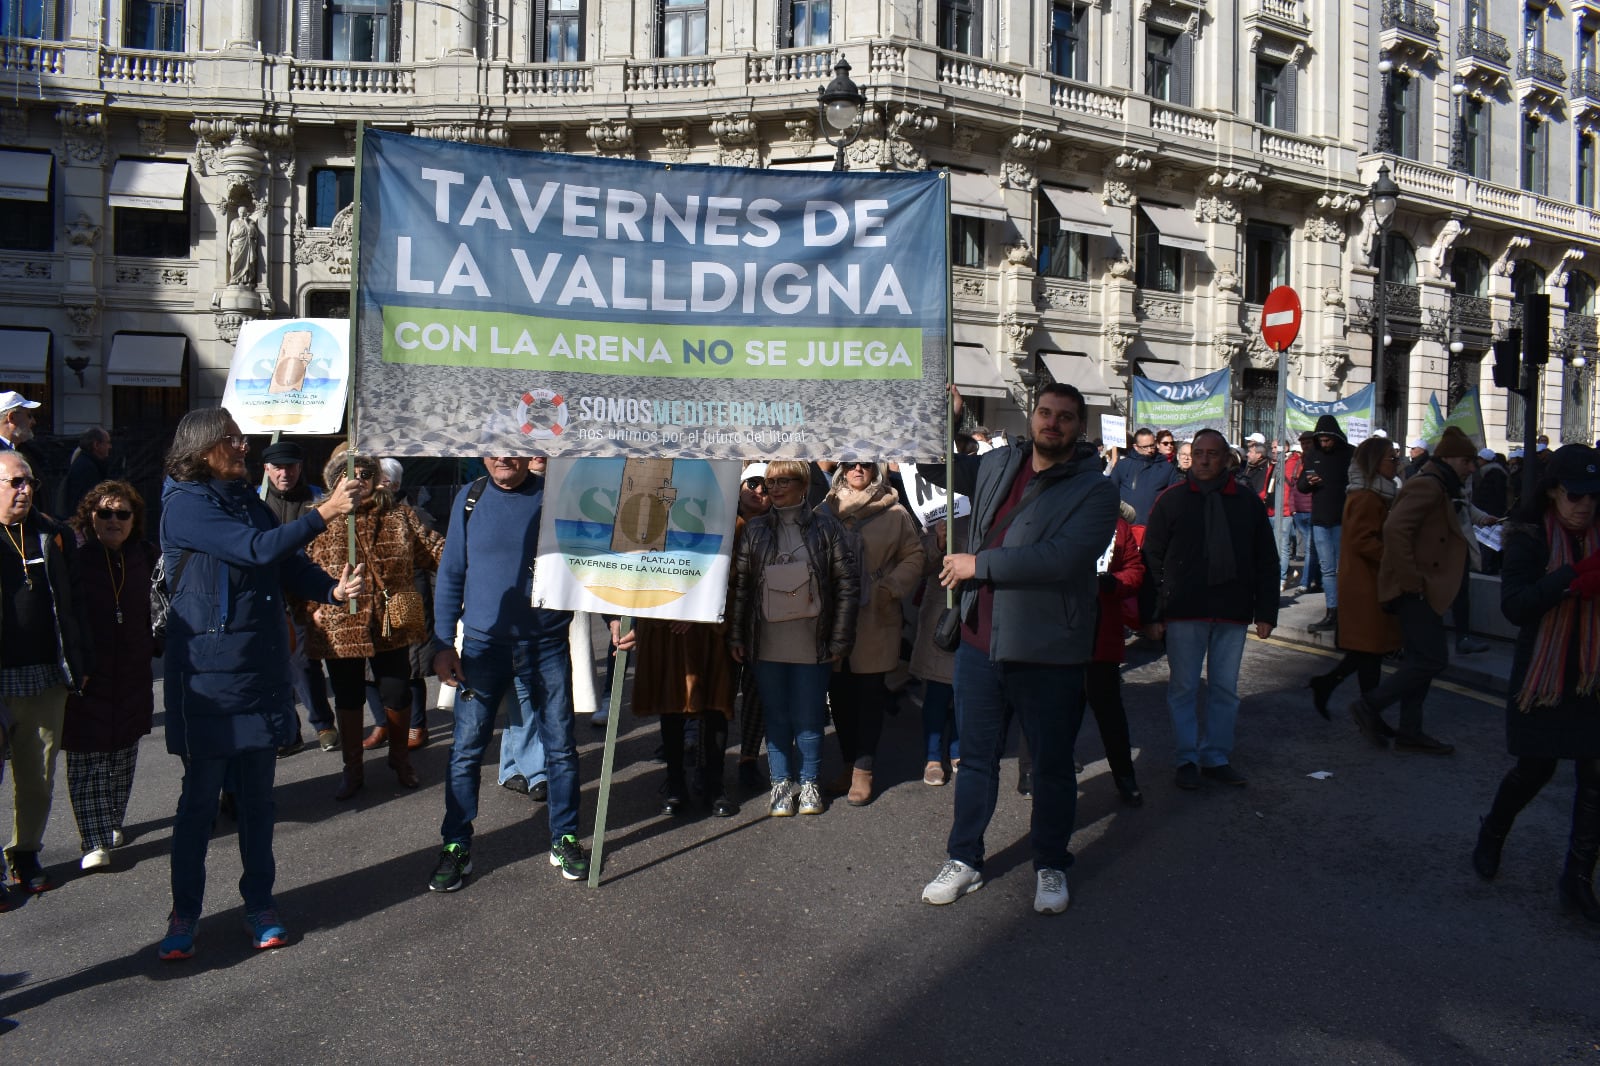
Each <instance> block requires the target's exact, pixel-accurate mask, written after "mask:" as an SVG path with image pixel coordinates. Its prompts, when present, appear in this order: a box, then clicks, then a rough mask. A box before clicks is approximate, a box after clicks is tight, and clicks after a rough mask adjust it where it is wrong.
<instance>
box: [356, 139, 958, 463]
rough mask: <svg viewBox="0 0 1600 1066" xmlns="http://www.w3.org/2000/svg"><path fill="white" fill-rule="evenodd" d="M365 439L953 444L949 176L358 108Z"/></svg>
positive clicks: (732, 454) (552, 451)
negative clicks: (615, 142)
mask: <svg viewBox="0 0 1600 1066" xmlns="http://www.w3.org/2000/svg"><path fill="white" fill-rule="evenodd" d="M360 178H361V203H360V215H359V258H358V271H357V275H358V276H357V299H356V309H355V313H356V315H357V318H358V332H359V338H358V346H357V347H358V352H357V364H358V367H359V369H358V378H357V380H358V383H359V389H358V395H357V404H356V430H355V437H356V444H357V447H358V448H359V449H360V450H361V451H364V452H371V453H378V454H391V455H441V456H451V455H457V456H462V455H490V454H493V455H507V454H510V455H519V454H531V453H544V454H549V455H553V456H554V455H564V456H626V455H636V456H661V457H670V458H696V457H698V458H727V459H733V458H751V457H763V456H764V457H801V458H806V457H809V458H836V459H850V458H862V459H877V458H881V457H882V456H884V455H898V456H904V457H906V458H908V459H922V460H933V459H937V458H938V457H939V456H941V455H942V454H943V453H944V430H945V404H946V394H945V381H946V375H947V363H948V354H947V353H948V349H949V346H948V337H947V332H946V331H947V328H948V327H947V316H948V310H947V307H948V269H947V264H946V259H947V253H946V228H947V220H948V214H947V210H946V202H947V188H946V185H947V182H946V177H945V175H943V174H941V173H938V172H918V173H862V174H851V173H821V172H804V173H797V172H774V171H762V170H747V169H741V168H735V167H714V166H673V165H666V164H656V163H644V162H639V161H635V160H624V159H608V158H590V157H578V156H570V155H560V154H554V153H545V152H521V151H512V150H509V149H499V148H490V147H485V146H481V145H470V144H456V143H452V142H443V141H431V140H425V139H421V138H414V137H408V136H403V135H399V134H390V133H382V132H378V131H372V130H367V131H366V132H365V133H364V136H363V138H362V146H361V174H360Z"/></svg>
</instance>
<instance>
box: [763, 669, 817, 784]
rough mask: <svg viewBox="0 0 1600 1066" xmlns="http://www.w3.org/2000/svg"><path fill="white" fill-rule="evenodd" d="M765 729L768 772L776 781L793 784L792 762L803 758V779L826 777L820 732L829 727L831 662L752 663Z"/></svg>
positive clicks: (812, 779) (801, 765) (801, 772)
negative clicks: (820, 775)
mask: <svg viewBox="0 0 1600 1066" xmlns="http://www.w3.org/2000/svg"><path fill="white" fill-rule="evenodd" d="M753 669H754V670H755V675H756V686H757V687H758V688H759V689H760V690H761V703H762V706H763V709H764V710H765V713H766V724H767V769H768V771H769V772H770V773H771V775H772V780H773V781H784V780H793V779H794V776H795V773H794V767H793V766H792V765H791V763H790V760H791V758H792V757H793V755H794V753H795V750H796V749H798V750H799V753H800V780H801V781H815V780H816V779H817V775H819V774H820V773H821V772H822V731H823V729H825V728H826V727H827V724H828V679H829V678H830V677H832V676H833V664H832V663H771V662H767V661H765V660H758V661H757V662H756V663H754V664H753Z"/></svg>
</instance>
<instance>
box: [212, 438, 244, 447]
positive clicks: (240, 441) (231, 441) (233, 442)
mask: <svg viewBox="0 0 1600 1066" xmlns="http://www.w3.org/2000/svg"><path fill="white" fill-rule="evenodd" d="M217 443H218V444H226V445H227V446H228V447H230V448H248V447H250V438H249V437H244V436H231V437H223V438H222V439H221V440H219V441H217Z"/></svg>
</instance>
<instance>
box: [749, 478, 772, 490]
mask: <svg viewBox="0 0 1600 1066" xmlns="http://www.w3.org/2000/svg"><path fill="white" fill-rule="evenodd" d="M744 487H745V488H747V489H749V490H751V491H752V492H754V491H756V490H759V489H765V488H766V487H767V479H766V478H764V477H747V478H745V479H744Z"/></svg>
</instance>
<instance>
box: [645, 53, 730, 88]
mask: <svg viewBox="0 0 1600 1066" xmlns="http://www.w3.org/2000/svg"><path fill="white" fill-rule="evenodd" d="M623 70H624V72H623V76H622V87H623V88H624V89H626V90H627V91H628V92H638V91H639V90H641V89H643V90H646V91H648V90H652V89H710V88H712V87H713V86H715V85H716V84H717V74H716V64H715V63H713V62H712V61H711V60H710V59H707V58H705V57H702V56H696V57H695V58H693V59H643V60H632V59H630V60H629V61H628V62H627V64H626V65H625V67H624V68H623Z"/></svg>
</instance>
